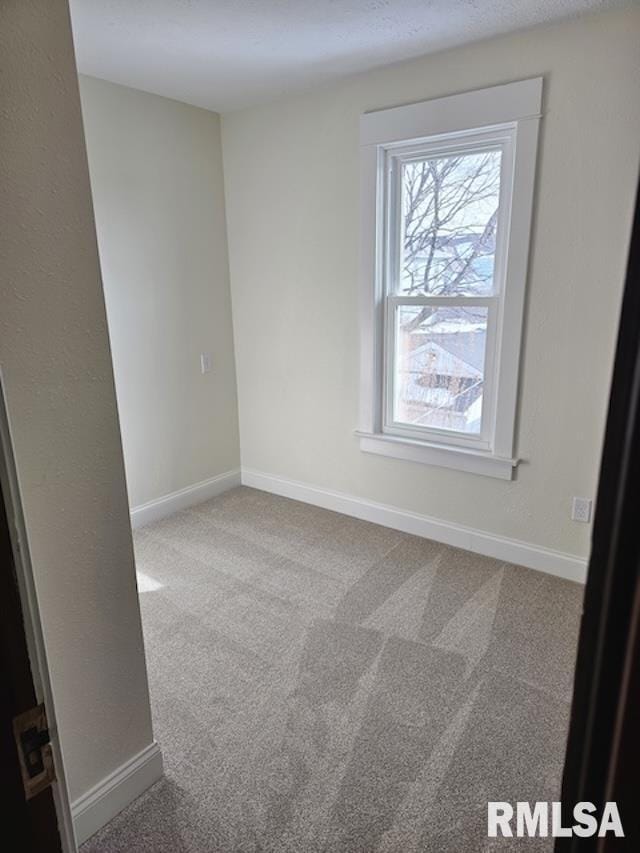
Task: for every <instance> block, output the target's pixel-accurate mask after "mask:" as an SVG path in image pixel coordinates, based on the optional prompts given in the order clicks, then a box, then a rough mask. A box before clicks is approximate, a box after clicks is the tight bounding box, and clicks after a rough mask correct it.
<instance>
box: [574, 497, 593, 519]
mask: <svg viewBox="0 0 640 853" xmlns="http://www.w3.org/2000/svg"><path fill="white" fill-rule="evenodd" d="M592 504H593V501H592V500H591V498H574V499H573V504H572V505H571V519H572V521H582V522H584V523H585V524H588V523H589V522H590V521H591V506H592Z"/></svg>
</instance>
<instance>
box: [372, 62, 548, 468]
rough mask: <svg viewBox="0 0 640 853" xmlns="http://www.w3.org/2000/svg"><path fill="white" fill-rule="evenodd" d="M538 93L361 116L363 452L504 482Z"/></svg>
mask: <svg viewBox="0 0 640 853" xmlns="http://www.w3.org/2000/svg"><path fill="white" fill-rule="evenodd" d="M541 91H542V80H541V79H540V78H538V79H536V80H527V81H523V82H521V83H512V84H509V85H507V86H499V87H495V88H493V89H484V90H481V91H478V92H472V93H469V94H465V95H456V96H453V97H449V98H442V99H438V100H437V101H427V102H425V103H422V104H413V105H411V106H408V107H398V108H394V109H391V110H383V111H380V112H376V113H370V114H366V115H364V116H363V117H362V124H361V136H362V149H361V150H362V166H363V175H362V177H363V182H362V183H363V186H362V221H363V229H362V231H363V234H362V236H363V244H362V249H363V254H362V268H363V269H362V276H363V281H362V288H363V303H362V305H363V321H362V347H361V350H362V402H361V426H360V429H359V431H358V435H359V436H360V442H361V448H362V449H363V450H365V451H369V452H374V453H382V454H385V455H390V456H396V457H399V458H403V459H411V460H414V461H422V462H427V463H430V464H437V465H445V466H447V467H455V468H462V469H463V470H467V471H472V472H475V473H481V474H488V475H492V476H497V477H502V478H506V479H510V478H511V476H512V472H513V468H514V467H515V465H516V464H517V460H516V459H515V458H514V457H513V443H514V424H515V414H516V402H517V378H518V364H519V357H520V338H521V327H522V313H523V304H524V287H525V281H526V265H527V255H528V235H529V227H530V219H531V206H532V197H533V178H534V170H535V154H536V142H537V127H538V121H539V111H540V99H541Z"/></svg>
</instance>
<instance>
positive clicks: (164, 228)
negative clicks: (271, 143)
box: [80, 77, 240, 507]
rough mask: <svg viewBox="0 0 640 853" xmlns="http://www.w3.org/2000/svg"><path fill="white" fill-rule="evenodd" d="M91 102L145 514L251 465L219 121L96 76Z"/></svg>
mask: <svg viewBox="0 0 640 853" xmlns="http://www.w3.org/2000/svg"><path fill="white" fill-rule="evenodd" d="M80 92H81V97H82V110H83V117H84V123H85V132H86V137H87V151H88V155H89V167H90V173H91V186H92V191H93V199H94V207H95V214H96V224H97V231H98V243H99V247H100V260H101V264H102V276H103V281H104V290H105V298H106V303H107V315H108V318H109V331H110V335H111V348H112V351H113V362H114V372H115V378H116V389H117V393H118V403H119V409H120V422H121V428H122V442H123V446H124V455H125V464H126V470H127V482H128V487H129V499H130V502H131V505H132V506H133V507H135V506H139V505H140V504H143V503H146V502H147V501H150V500H153V499H156V498H159V497H161V496H163V495H166V494H168V493H170V492H174V491H177V490H179V489H182V488H184V487H188V486H191V485H193V484H194V483H198V482H200V481H202V480H206V479H208V478H210V477H212V476H214V475H217V474H221V473H223V472H226V471H229V470H231V469H234V468H237V467H238V465H239V458H240V457H239V449H238V414H237V400H236V384H235V383H236V380H235V366H234V357H233V338H232V326H231V306H230V297H229V272H228V261H227V236H226V226H225V214H224V187H223V179H222V155H221V140H220V119H219V116H217V115H216V114H215V113H211V112H207V111H206V110H201V109H197V108H196V107H191V106H187V105H186V104H181V103H178V102H177V101H172V100H169V99H167V98H161V97H159V96H157V95H149V94H146V93H144V92H140V91H137V90H135V89H129V88H126V87H123V86H117V85H114V84H112V83H107V82H105V81H103V80H96V79H94V78H91V77H81V78H80ZM203 351H208V352H211V353H212V354H213V370H212V371H211V373H207V374H204V375H203V374H201V372H200V353H201V352H203Z"/></svg>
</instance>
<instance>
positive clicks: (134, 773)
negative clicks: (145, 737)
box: [71, 741, 162, 844]
mask: <svg viewBox="0 0 640 853" xmlns="http://www.w3.org/2000/svg"><path fill="white" fill-rule="evenodd" d="M161 777H162V753H161V752H160V747H159V746H158V744H157V743H156V742H155V741H154V742H153V743H151V744H149V746H147V747H146V748H145V749H143V750H142V752H139V753H138V754H137V755H134V757H133V758H131V759H130V760H129V761H127V762H125V763H124V764H123V765H122V766H121V767H118V769H117V770H114V772H113V773H110V774H109V776H107V777H106V778H105V779H103V780H102V781H101V782H99V783H98V784H97V785H95V786H94V787H93V788H91V789H90V790H89V791H87V793H86V794H83V796H82V797H80V798H79V799H77V800H76V801H75V802H74V803H72V804H71V814H72V816H73V826H74V829H75V833H76V840H77V842H78V844H82V843H83V842H85V841H86V840H87V838H90V837H91V836H92V835H93V834H94V833H96V832H97V831H98V830H99V829H101V828H102V827H103V826H104V825H105V824H107V823H109V821H110V820H111V819H112V818H114V817H115V816H116V815H117V814H118V812H121V811H122V809H124V808H125V807H126V806H128V805H129V804H130V803H132V802H133V801H134V800H135V799H136V798H137V797H139V796H140V794H143V793H144V792H145V791H146V790H147V788H149V787H150V786H151V785H153V783H154V782H157V781H158V779H160V778H161Z"/></svg>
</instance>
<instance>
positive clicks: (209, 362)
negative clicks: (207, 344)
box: [200, 352, 213, 373]
mask: <svg viewBox="0 0 640 853" xmlns="http://www.w3.org/2000/svg"><path fill="white" fill-rule="evenodd" d="M212 368H213V356H212V355H211V353H210V352H201V353H200V372H201V373H209V371H210V370H211V369H212Z"/></svg>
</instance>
